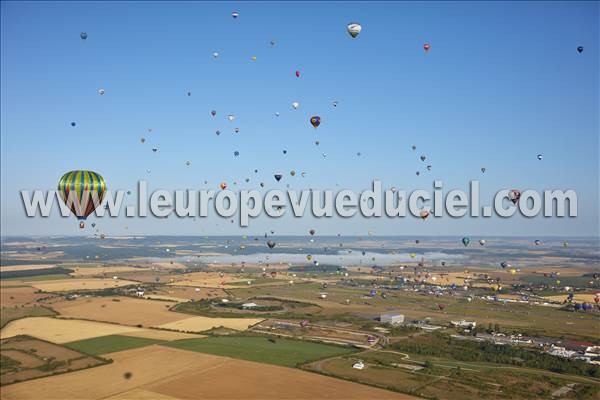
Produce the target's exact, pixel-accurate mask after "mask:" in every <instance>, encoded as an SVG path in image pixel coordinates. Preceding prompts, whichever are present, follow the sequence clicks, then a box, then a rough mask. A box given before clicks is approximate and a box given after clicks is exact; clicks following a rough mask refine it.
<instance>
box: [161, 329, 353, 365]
mask: <svg viewBox="0 0 600 400" xmlns="http://www.w3.org/2000/svg"><path fill="white" fill-rule="evenodd" d="M168 346H172V347H176V348H178V349H183V350H191V351H198V352H201V353H208V354H214V355H219V356H226V357H233V358H240V359H243V360H248V361H259V362H264V363H268V364H275V365H281V366H284V367H294V366H297V365H299V364H303V363H306V362H308V361H311V360H315V359H319V358H325V357H331V356H334V355H341V354H350V353H352V352H353V351H354V350H353V349H351V348H344V347H339V346H332V345H325V344H319V343H312V342H304V341H300V340H290V339H280V338H277V339H267V338H265V337H262V336H222V337H209V338H206V339H187V340H179V341H176V342H172V343H169V344H168Z"/></svg>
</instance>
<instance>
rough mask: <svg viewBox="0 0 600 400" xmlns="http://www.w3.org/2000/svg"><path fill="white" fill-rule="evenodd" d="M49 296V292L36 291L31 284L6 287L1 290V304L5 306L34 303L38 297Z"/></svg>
mask: <svg viewBox="0 0 600 400" xmlns="http://www.w3.org/2000/svg"><path fill="white" fill-rule="evenodd" d="M44 297H48V294H47V293H36V290H35V289H34V288H32V287H31V286H17V287H5V286H2V290H0V305H1V306H2V307H3V308H8V307H14V306H17V305H18V306H21V305H32V304H34V303H35V302H36V301H37V300H38V299H41V298H44Z"/></svg>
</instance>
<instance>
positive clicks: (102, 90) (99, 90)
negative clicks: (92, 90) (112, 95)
mask: <svg viewBox="0 0 600 400" xmlns="http://www.w3.org/2000/svg"><path fill="white" fill-rule="evenodd" d="M104 93H106V90H104V89H98V94H99V95H100V96H104Z"/></svg>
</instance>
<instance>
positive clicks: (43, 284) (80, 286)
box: [31, 277, 136, 292]
mask: <svg viewBox="0 0 600 400" xmlns="http://www.w3.org/2000/svg"><path fill="white" fill-rule="evenodd" d="M134 284H136V282H133V281H126V280H121V279H112V277H111V278H110V279H108V278H107V279H99V278H98V279H96V278H91V279H58V280H51V281H31V286H33V287H34V288H36V289H39V290H42V291H44V292H68V291H71V290H97V289H107V288H114V287H120V286H127V285H134Z"/></svg>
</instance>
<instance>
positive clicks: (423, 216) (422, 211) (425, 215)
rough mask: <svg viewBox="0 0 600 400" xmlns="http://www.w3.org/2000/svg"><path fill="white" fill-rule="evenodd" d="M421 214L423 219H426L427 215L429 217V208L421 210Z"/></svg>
mask: <svg viewBox="0 0 600 400" xmlns="http://www.w3.org/2000/svg"><path fill="white" fill-rule="evenodd" d="M419 216H420V217H421V219H422V220H426V219H427V217H429V211H428V210H421V212H420V213H419Z"/></svg>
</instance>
